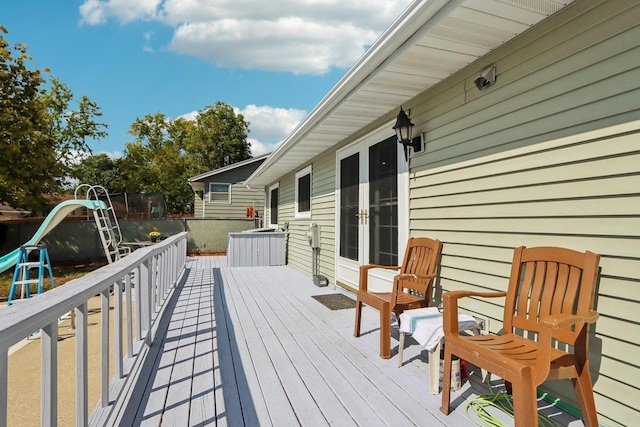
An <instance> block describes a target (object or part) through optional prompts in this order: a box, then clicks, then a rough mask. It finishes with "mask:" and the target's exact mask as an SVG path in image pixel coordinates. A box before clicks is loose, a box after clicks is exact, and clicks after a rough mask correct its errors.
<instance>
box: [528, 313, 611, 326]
mask: <svg viewBox="0 0 640 427" xmlns="http://www.w3.org/2000/svg"><path fill="white" fill-rule="evenodd" d="M598 317H600V315H599V314H598V312H597V311H593V310H590V311H589V312H588V313H587V314H586V315H585V316H580V315H574V314H556V315H551V316H545V317H543V318H541V319H540V323H541V324H542V326H546V327H548V328H552V329H557V328H568V327H569V326H573V325H575V324H576V323H595V321H596V320H598Z"/></svg>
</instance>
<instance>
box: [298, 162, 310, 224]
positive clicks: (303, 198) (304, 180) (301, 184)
mask: <svg viewBox="0 0 640 427" xmlns="http://www.w3.org/2000/svg"><path fill="white" fill-rule="evenodd" d="M295 217H296V219H298V218H300V219H304V218H311V165H309V166H307V167H306V168H304V169H302V170H300V171H298V172H297V173H296V213H295Z"/></svg>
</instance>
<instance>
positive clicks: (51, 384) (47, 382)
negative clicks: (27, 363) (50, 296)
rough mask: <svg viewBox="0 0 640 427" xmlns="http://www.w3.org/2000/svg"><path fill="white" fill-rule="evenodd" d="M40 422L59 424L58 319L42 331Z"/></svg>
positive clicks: (43, 424)
mask: <svg viewBox="0 0 640 427" xmlns="http://www.w3.org/2000/svg"><path fill="white" fill-rule="evenodd" d="M40 377H41V382H40V424H41V425H42V426H51V427H53V426H57V425H58V320H57V319H56V320H54V322H53V323H49V324H48V325H46V326H45V327H43V328H42V329H41V331H40Z"/></svg>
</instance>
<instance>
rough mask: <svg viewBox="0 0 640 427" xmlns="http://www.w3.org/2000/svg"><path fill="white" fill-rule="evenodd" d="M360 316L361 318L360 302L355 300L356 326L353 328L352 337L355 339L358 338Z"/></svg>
mask: <svg viewBox="0 0 640 427" xmlns="http://www.w3.org/2000/svg"><path fill="white" fill-rule="evenodd" d="M361 316H362V301H360V300H359V299H356V324H355V326H354V328H353V336H354V337H356V338H357V337H359V336H360V319H361Z"/></svg>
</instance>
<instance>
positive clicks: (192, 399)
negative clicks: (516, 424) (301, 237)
mask: <svg viewBox="0 0 640 427" xmlns="http://www.w3.org/2000/svg"><path fill="white" fill-rule="evenodd" d="M186 267H187V270H186V274H185V276H184V277H183V280H182V281H181V283H180V284H179V286H178V287H177V289H176V292H175V293H174V295H173V296H172V298H171V300H170V301H168V303H167V304H168V307H167V309H166V310H165V317H164V318H163V319H162V320H161V322H160V324H159V326H158V327H159V330H158V336H159V337H162V339H157V340H156V342H155V343H154V344H153V345H152V347H151V350H150V352H149V354H148V356H147V358H146V361H145V363H144V365H143V367H142V369H141V371H140V375H139V379H138V381H137V382H136V385H135V388H134V392H133V394H132V397H131V399H130V400H129V402H128V403H127V405H126V410H125V411H124V418H123V419H122V420H121V422H120V425H127V426H129V425H145V426H146V425H161V424H162V425H171V426H179V425H185V426H186V425H217V424H220V425H247V426H254V425H261V426H262V425H264V426H268V425H275V426H290V425H291V426H292V425H318V426H321V425H329V424H331V425H344V426H351V425H366V426H385V425H394V426H410V425H422V426H430V425H447V426H471V425H474V424H473V423H472V422H471V421H470V420H469V419H468V418H467V415H466V413H465V406H466V404H465V401H467V400H468V399H470V398H472V397H474V396H475V393H476V392H478V391H480V392H484V391H483V390H482V386H481V385H480V384H478V383H479V380H478V381H477V382H478V383H474V382H473V381H471V382H467V384H465V386H464V387H463V388H462V389H461V390H460V391H459V392H456V393H453V394H452V399H453V405H452V406H453V408H454V409H455V411H454V412H452V413H451V414H450V415H449V416H444V415H443V414H442V413H440V411H439V406H440V396H439V395H438V396H434V395H432V394H430V392H429V377H428V375H429V374H428V363H427V362H428V361H427V359H426V354H427V352H426V351H425V352H424V353H423V352H421V351H420V348H419V346H418V345H417V344H416V343H415V342H414V341H413V340H411V339H407V348H406V350H405V356H404V359H405V363H404V365H403V367H402V368H398V367H397V360H396V357H397V345H398V341H397V339H398V336H397V328H394V337H393V338H392V355H393V357H392V358H391V359H389V360H383V359H381V358H380V357H378V316H377V312H374V311H373V310H371V311H369V310H368V309H366V308H365V310H364V311H363V327H362V330H363V331H364V334H363V335H362V336H361V337H360V338H357V339H356V338H354V337H353V320H354V309H342V310H330V309H328V308H327V307H325V306H324V305H322V304H320V303H319V302H318V301H316V300H315V299H314V298H312V296H314V295H322V294H335V293H337V292H338V291H336V290H332V289H329V288H318V287H316V286H314V285H313V282H312V280H311V278H309V277H307V276H305V275H304V274H302V273H300V272H298V271H296V270H294V269H292V268H289V267H245V268H227V267H226V259H225V258H224V257H198V258H195V259H189V260H188V261H187V266H186ZM544 406H547V407H546V408H544V409H541V411H544V412H545V413H547V415H551V416H552V418H554V419H555V420H556V421H557V422H558V423H559V424H560V425H573V424H574V422H575V423H576V425H581V423H580V422H579V421H576V419H575V418H573V417H572V416H570V415H568V414H566V413H562V412H561V411H559V410H558V409H557V408H555V407H553V406H550V405H548V404H546V402H541V406H540V407H541V408H543V407H544ZM499 417H500V418H501V419H502V421H503V422H505V423H506V424H507V425H509V424H510V423H512V422H513V421H512V420H509V419H508V418H507V417H506V416H504V415H502V414H499Z"/></svg>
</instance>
